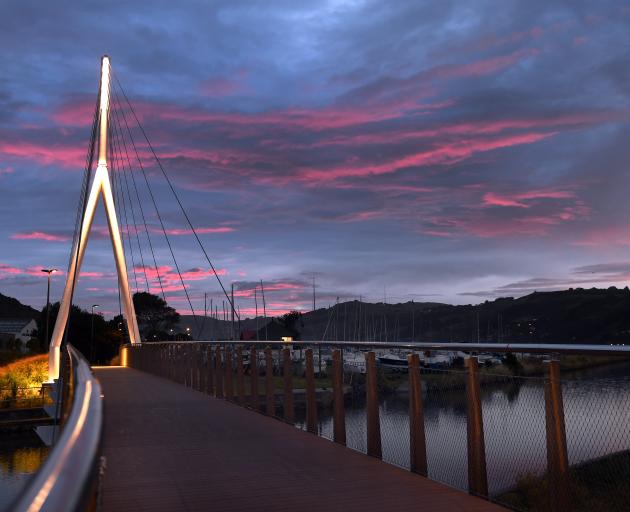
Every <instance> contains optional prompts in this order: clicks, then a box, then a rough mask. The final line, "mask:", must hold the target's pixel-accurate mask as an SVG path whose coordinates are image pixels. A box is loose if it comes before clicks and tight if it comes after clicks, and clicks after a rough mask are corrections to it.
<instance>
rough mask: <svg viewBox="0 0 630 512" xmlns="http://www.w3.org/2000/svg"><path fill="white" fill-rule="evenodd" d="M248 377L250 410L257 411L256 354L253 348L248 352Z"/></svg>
mask: <svg viewBox="0 0 630 512" xmlns="http://www.w3.org/2000/svg"><path fill="white" fill-rule="evenodd" d="M249 375H250V377H251V379H250V380H251V382H250V384H251V386H250V393H251V396H250V400H251V405H252V409H254V410H255V411H258V410H259V404H258V353H257V351H256V348H255V347H252V348H251V349H250V351H249Z"/></svg>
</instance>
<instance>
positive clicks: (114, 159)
mask: <svg viewBox="0 0 630 512" xmlns="http://www.w3.org/2000/svg"><path fill="white" fill-rule="evenodd" d="M109 97H110V98H111V94H110V95H109ZM109 107H110V108H109V109H108V111H109V112H111V109H112V103H111V102H110V105H109ZM110 117H111V116H110ZM107 128H108V141H109V146H108V148H107V150H108V151H109V156H108V160H109V164H110V169H111V171H112V172H111V176H112V177H114V181H113V183H112V189H113V190H112V195H114V194H118V195H119V197H120V195H122V188H121V187H122V185H121V182H120V178H119V177H118V175H117V172H118V165H117V163H118V156H117V154H116V152H115V149H116V147H115V141H114V138H113V132H112V126H111V123H109V124H108V125H107ZM114 183H115V184H116V185H117V186H116V187H115V186H114ZM119 188H121V193H120V194H119V193H118V189H119ZM123 200H124V197H123ZM116 216H117V217H118V226H119V229H120V228H121V227H122V225H123V219H122V214H121V213H119V211H118V209H116ZM125 229H126V230H127V239H128V241H129V244H128V245H129V248H130V250H131V260H132V265H133V267H132V268H133V274H134V278H135V282H136V291H137V290H138V278H137V276H136V271H135V262H134V258H133V249H132V247H131V239H130V238H129V225H128V223H127V213H126V210H125ZM121 243H122V244H123V250H124V244H125V237H124V235H122V236H121ZM125 270H126V271H127V276H129V268H128V264H127V258H125ZM127 279H129V278H128V277H127ZM127 297H128V299H129V301H130V302H131V303H133V295H132V293H131V290H130V289H129V288H128V295H127ZM120 298H121V290H120V275H119V276H118V307H119V309H120V307H121V304H120Z"/></svg>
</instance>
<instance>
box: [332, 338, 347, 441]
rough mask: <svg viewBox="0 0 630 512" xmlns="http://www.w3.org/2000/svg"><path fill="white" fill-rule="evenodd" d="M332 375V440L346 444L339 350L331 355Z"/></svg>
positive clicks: (341, 364) (341, 365) (341, 360)
mask: <svg viewBox="0 0 630 512" xmlns="http://www.w3.org/2000/svg"><path fill="white" fill-rule="evenodd" d="M332 363H333V374H332V381H333V382H332V385H333V439H334V441H335V443H339V444H343V445H344V446H345V444H346V411H345V407H344V400H343V358H342V355H341V351H340V350H333V353H332Z"/></svg>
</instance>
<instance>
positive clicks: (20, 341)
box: [0, 318, 37, 352]
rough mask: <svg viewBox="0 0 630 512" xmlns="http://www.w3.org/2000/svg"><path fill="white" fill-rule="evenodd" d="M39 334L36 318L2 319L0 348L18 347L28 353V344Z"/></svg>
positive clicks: (0, 323) (0, 319)
mask: <svg viewBox="0 0 630 512" xmlns="http://www.w3.org/2000/svg"><path fill="white" fill-rule="evenodd" d="M36 334H37V322H36V321H35V319H34V318H0V346H2V347H3V348H14V347H16V346H17V348H19V349H20V350H21V351H22V352H26V350H27V343H28V342H29V341H30V340H31V338H32V337H33V336H35V335H36Z"/></svg>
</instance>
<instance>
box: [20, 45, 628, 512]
mask: <svg viewBox="0 0 630 512" xmlns="http://www.w3.org/2000/svg"><path fill="white" fill-rule="evenodd" d="M112 76H114V77H115V75H113V73H112V71H111V67H110V62H109V59H108V58H107V57H105V58H103V61H102V75H101V84H100V89H99V90H100V92H99V98H98V100H97V104H96V107H95V111H94V119H93V124H92V133H91V139H90V144H89V147H88V152H87V155H86V167H85V174H84V180H83V187H82V192H81V200H80V202H79V207H78V208H77V217H76V224H75V236H74V241H73V245H72V250H71V255H70V262H69V265H68V274H67V282H66V286H65V288H64V293H63V297H62V300H61V305H60V309H59V314H58V316H57V320H56V324H55V328H54V331H53V333H52V338H51V343H50V356H49V377H50V386H51V388H52V389H53V390H54V391H53V393H54V397H55V398H56V404H57V408H56V412H55V416H56V417H57V418H58V424H57V425H55V426H54V427H53V429H52V436H51V440H52V448H51V451H50V454H49V456H48V458H47V459H46V461H45V462H44V464H43V466H42V467H41V468H40V470H39V471H38V473H37V474H36V475H35V476H34V478H33V479H32V481H31V482H30V483H29V485H28V486H27V487H26V488H25V489H24V491H23V492H22V494H21V495H20V496H18V498H17V500H16V501H15V503H14V506H13V509H14V510H19V511H21V510H25V511H26V510H29V511H35V510H48V511H74V510H86V509H89V510H106V511H124V510H134V511H137V510H165V511H167V510H169V511H170V510H217V511H227V510H313V511H315V510H317V511H319V510H322V509H327V510H343V511H354V510H356V511H365V510H448V511H485V510H488V511H490V510H501V509H502V508H503V507H504V506H505V507H510V508H513V509H516V510H556V511H562V510H624V509H625V508H624V507H626V506H627V502H628V501H627V500H628V499H630V487H629V484H628V482H630V479H629V478H628V476H630V434H629V432H630V431H629V430H628V424H629V420H630V388H629V387H628V384H627V378H626V377H627V375H624V372H625V371H626V368H627V366H624V361H627V358H628V356H629V355H630V350H628V349H627V348H626V347H624V346H606V345H514V344H500V343H487V344H481V343H477V344H475V343H462V344H457V343H406V344H400V343H383V342H379V341H377V339H376V335H374V336H373V337H372V338H371V339H368V340H366V341H363V342H358V341H354V342H348V341H339V340H332V341H331V340H328V341H310V342H309V341H292V340H289V341H275V340H265V341H260V340H247V341H246V340H240V339H239V338H240V336H239V335H237V334H236V333H235V331H234V330H232V336H231V338H232V339H229V340H218V341H217V340H213V341H185V342H173V341H162V342H147V341H146V340H144V341H143V340H142V339H141V333H140V329H139V325H138V319H137V317H136V312H135V309H134V302H133V298H132V289H133V288H135V290H142V289H143V287H144V288H145V289H146V290H147V291H149V290H152V291H153V290H155V291H157V292H158V293H161V294H162V296H163V297H164V298H166V293H167V291H168V290H167V289H168V286H166V283H165V282H164V279H163V276H161V275H160V268H161V267H160V265H159V264H158V261H157V257H156V251H155V250H154V249H155V247H156V244H157V240H156V239H155V238H152V236H151V234H152V229H150V227H149V226H148V225H147V219H148V218H149V216H150V215H151V216H152V217H153V218H155V219H157V223H158V225H159V229H158V233H160V234H161V235H163V237H164V241H165V242H166V245H167V247H168V254H170V256H171V257H172V264H173V266H174V268H175V269H176V274H177V277H178V279H179V281H180V283H179V284H180V288H179V292H180V293H181V294H182V296H183V298H184V299H185V301H186V303H187V304H188V305H189V306H190V308H191V311H192V314H193V317H195V321H197V317H196V315H195V308H194V307H193V304H192V302H193V298H192V297H191V296H190V295H189V292H188V287H187V286H186V282H185V272H182V271H181V268H180V267H181V265H180V263H178V260H177V258H176V257H175V251H174V248H173V244H172V243H171V242H172V241H171V239H170V238H169V233H168V230H167V229H166V227H165V224H164V219H163V217H162V215H161V213H160V208H159V201H158V200H157V199H156V194H155V186H152V185H151V179H150V178H151V173H150V172H148V168H149V166H153V167H152V168H153V169H154V170H156V172H157V173H158V175H160V176H161V177H162V178H163V180H164V183H165V184H166V188H167V190H168V191H170V192H171V193H172V196H173V197H174V199H175V201H176V203H177V205H178V207H179V208H180V209H181V212H182V215H183V218H184V219H185V221H186V229H187V230H189V231H190V233H191V235H193V236H194V238H195V241H196V243H197V244H198V246H199V248H200V251H201V253H202V255H203V257H204V258H205V260H206V261H207V263H208V267H209V269H210V270H211V271H212V272H213V274H214V275H215V276H216V278H217V281H218V284H219V287H220V289H221V292H222V293H223V294H224V297H225V301H226V302H227V304H228V305H229V310H230V315H231V316H232V318H234V317H237V318H238V316H239V314H238V310H237V308H236V307H235V304H234V298H233V295H230V294H228V293H227V292H226V289H225V287H224V286H223V283H221V280H220V276H219V273H218V272H217V271H216V269H215V266H214V265H213V263H212V261H211V260H210V257H209V256H208V253H207V251H206V249H205V248H204V246H203V244H202V242H201V239H200V237H199V236H198V233H197V231H196V230H195V227H194V225H193V223H192V221H191V219H190V217H189V215H188V214H187V212H186V209H185V208H184V205H183V203H182V201H181V200H180V197H179V196H178V194H177V193H176V191H175V188H174V187H173V185H172V182H171V180H170V178H169V176H168V174H167V172H166V170H165V169H164V166H163V165H162V163H161V162H160V160H159V158H158V155H157V153H156V151H155V150H154V147H153V145H152V144H151V143H150V141H149V138H148V136H147V133H146V130H145V129H144V128H143V127H142V125H141V123H140V119H139V117H140V116H138V115H137V114H136V111H135V110H134V108H133V106H132V105H131V102H130V101H129V99H128V98H127V95H126V94H125V91H124V89H123V88H122V85H121V84H120V82H119V81H118V80H117V79H115V83H116V84H117V86H112V80H111V77H112ZM116 87H117V88H116ZM116 91H118V92H117V93H116ZM134 126H135V133H136V136H135V137H134V135H133V134H134V130H133V129H132V128H133V127H134ZM138 134H140V136H141V137H142V138H143V139H144V144H143V145H141V144H140V142H139V140H138ZM149 162H152V163H149ZM95 164H96V169H95V170H94V171H93V167H94V166H95ZM134 169H135V171H134ZM137 177H140V179H136V178H137ZM142 186H144V188H141V187H142ZM142 191H144V194H143V193H142ZM101 197H102V198H103V203H104V205H105V210H106V215H107V221H108V227H109V233H110V238H111V241H112V246H113V250H114V256H115V261H116V268H117V273H118V284H119V290H120V303H121V309H122V310H123V311H124V317H125V322H126V334H127V336H128V341H129V343H127V344H125V345H124V346H123V347H122V348H121V352H120V356H119V363H120V364H119V365H118V366H108V367H95V368H90V366H89V363H88V362H87V361H86V360H85V359H84V358H83V356H82V355H81V354H80V353H79V352H78V351H77V350H76V349H74V348H73V347H72V346H71V345H70V344H68V343H67V342H64V340H66V341H67V337H68V332H69V330H70V329H72V318H71V304H72V299H73V296H74V292H75V288H76V282H77V279H78V276H79V274H80V268H81V264H82V261H83V258H84V254H85V250H86V247H87V242H88V237H89V233H90V229H91V227H92V222H93V218H94V213H95V210H96V207H97V203H98V201H99V199H100V198H101ZM142 197H144V198H145V199H148V201H147V202H146V203H145V202H144V201H143V200H142ZM151 209H153V210H151ZM151 212H152V213H151ZM139 226H140V228H141V229H139V228H138V227H139ZM126 254H129V255H130V256H131V265H130V264H129V263H130V262H129V261H128V260H127V259H126ZM130 277H133V279H130ZM143 278H144V279H143ZM143 281H144V284H142V283H143ZM132 283H134V284H135V287H134V286H132ZM204 309H205V307H204ZM205 312H206V311H205V310H204V313H205ZM198 320H199V321H202V319H201V318H199V319H198ZM233 326H234V321H233V322H232V328H233ZM197 332H201V330H198V331H197ZM576 361H578V362H579V361H582V362H583V363H584V365H587V364H589V365H592V363H593V361H599V362H606V363H611V362H613V361H615V362H618V363H619V364H617V365H615V366H614V368H616V369H617V370H610V372H611V373H610V374H609V375H606V376H605V377H606V378H604V379H603V380H602V379H600V380H597V379H595V380H593V379H591V380H571V379H570V378H568V377H564V375H565V374H561V370H563V369H567V368H571V367H576V365H577V363H576ZM619 361H621V362H619ZM606 368H608V367H606ZM619 369H620V370H619ZM606 371H608V370H606Z"/></svg>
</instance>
